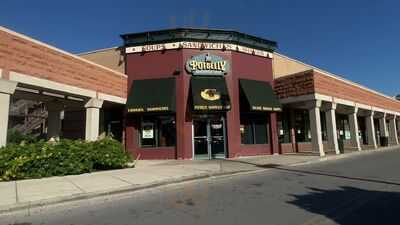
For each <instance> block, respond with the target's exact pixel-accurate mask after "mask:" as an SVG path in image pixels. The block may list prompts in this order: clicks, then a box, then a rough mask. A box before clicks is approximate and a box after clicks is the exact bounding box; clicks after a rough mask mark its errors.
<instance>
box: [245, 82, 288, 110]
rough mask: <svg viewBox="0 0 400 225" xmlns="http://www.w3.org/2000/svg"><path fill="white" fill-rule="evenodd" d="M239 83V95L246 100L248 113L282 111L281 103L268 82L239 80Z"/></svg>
mask: <svg viewBox="0 0 400 225" xmlns="http://www.w3.org/2000/svg"><path fill="white" fill-rule="evenodd" d="M239 82H240V87H241V95H244V97H245V99H246V100H247V103H248V106H249V109H250V111H281V110H282V106H281V103H280V102H279V99H278V97H277V96H276V95H275V93H274V91H273V90H272V87H271V85H270V84H269V83H268V82H265V81H256V80H246V79H240V80H239ZM241 104H243V103H242V102H241Z"/></svg>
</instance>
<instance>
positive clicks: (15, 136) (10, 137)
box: [7, 129, 37, 144]
mask: <svg viewBox="0 0 400 225" xmlns="http://www.w3.org/2000/svg"><path fill="white" fill-rule="evenodd" d="M36 141H37V137H36V136H34V135H32V134H24V133H22V132H19V131H17V130H14V129H10V130H8V133H7V143H14V144H20V143H21V142H25V143H33V142H36Z"/></svg>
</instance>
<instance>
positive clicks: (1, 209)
mask: <svg viewBox="0 0 400 225" xmlns="http://www.w3.org/2000/svg"><path fill="white" fill-rule="evenodd" d="M396 148H398V146H390V147H385V148H379V149H373V150H364V151H357V152H351V153H346V154H341V155H334V156H328V157H324V158H319V159H316V160H309V161H305V162H299V163H292V164H288V165H282V166H302V165H309V164H315V163H321V162H326V161H333V160H338V159H344V158H350V157H354V156H357V155H367V154H374V153H380V152H383V151H389V150H394V149H396ZM268 170H273V168H259V169H256V170H238V171H227V172H215V173H205V174H204V173H203V174H198V175H193V176H186V177H182V178H174V179H168V180H165V181H161V182H154V183H150V184H144V185H130V186H127V187H123V188H116V189H111V190H106V191H97V192H90V193H80V194H74V195H71V196H65V197H56V198H50V199H44V200H38V201H31V202H25V203H17V204H12V205H8V206H7V205H6V206H0V215H1V214H5V213H11V212H15V211H21V210H25V209H32V208H37V207H43V206H47V205H56V204H61V203H68V202H73V201H79V200H85V199H91V198H96V197H104V196H110V195H115V194H123V193H128V192H134V191H140V190H144V189H150V188H156V187H160V186H165V185H170V184H181V183H185V182H190V181H195V180H202V179H209V178H217V177H219V178H222V177H231V176H234V175H247V174H255V173H261V172H265V171H268Z"/></svg>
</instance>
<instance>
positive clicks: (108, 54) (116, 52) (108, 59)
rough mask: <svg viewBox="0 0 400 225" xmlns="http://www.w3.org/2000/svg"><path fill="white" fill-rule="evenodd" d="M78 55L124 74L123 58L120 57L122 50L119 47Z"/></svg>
mask: <svg viewBox="0 0 400 225" xmlns="http://www.w3.org/2000/svg"><path fill="white" fill-rule="evenodd" d="M78 55H79V56H80V57H82V58H84V59H87V60H90V61H92V62H95V63H97V64H100V65H102V66H105V67H108V68H110V69H112V70H116V71H118V72H121V73H125V62H124V57H123V55H122V50H121V48H119V47H114V48H107V49H100V50H96V51H93V52H87V53H81V54H78Z"/></svg>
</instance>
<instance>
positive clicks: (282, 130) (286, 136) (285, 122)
mask: <svg viewBox="0 0 400 225" xmlns="http://www.w3.org/2000/svg"><path fill="white" fill-rule="evenodd" d="M278 132H279V133H278V135H279V136H278V137H279V143H290V142H291V137H290V136H291V135H290V111H289V110H284V111H283V112H282V113H279V114H278Z"/></svg>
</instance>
